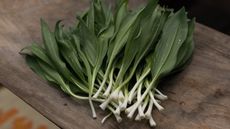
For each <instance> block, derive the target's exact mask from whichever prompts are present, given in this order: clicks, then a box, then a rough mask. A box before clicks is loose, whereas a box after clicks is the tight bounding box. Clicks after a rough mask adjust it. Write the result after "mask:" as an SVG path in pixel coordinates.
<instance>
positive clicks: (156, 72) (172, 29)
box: [151, 8, 188, 78]
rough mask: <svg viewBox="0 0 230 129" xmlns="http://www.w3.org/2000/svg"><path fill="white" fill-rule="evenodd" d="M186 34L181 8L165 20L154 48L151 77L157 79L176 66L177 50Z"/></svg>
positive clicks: (183, 14) (183, 13)
mask: <svg viewBox="0 0 230 129" xmlns="http://www.w3.org/2000/svg"><path fill="white" fill-rule="evenodd" d="M187 33H188V24H187V18H186V13H185V9H184V8H182V9H181V10H179V11H178V12H177V13H176V14H175V15H173V16H171V17H169V19H168V20H167V22H166V24H165V26H164V29H163V34H162V36H161V38H160V41H159V43H158V44H157V46H156V49H155V52H154V56H153V60H154V61H153V65H152V70H151V72H152V76H153V77H154V78H159V77H160V76H164V75H165V74H167V73H169V72H171V71H172V70H173V68H174V67H175V65H176V61H177V54H178V51H179V48H180V47H181V45H182V44H183V43H184V41H185V39H186V37H187Z"/></svg>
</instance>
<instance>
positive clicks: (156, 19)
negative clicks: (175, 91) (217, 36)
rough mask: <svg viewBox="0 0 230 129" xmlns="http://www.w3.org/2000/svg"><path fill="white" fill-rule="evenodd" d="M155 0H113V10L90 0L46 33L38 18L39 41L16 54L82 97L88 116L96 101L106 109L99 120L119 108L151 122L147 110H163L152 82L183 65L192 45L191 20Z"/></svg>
mask: <svg viewBox="0 0 230 129" xmlns="http://www.w3.org/2000/svg"><path fill="white" fill-rule="evenodd" d="M157 3H158V1H157V0H149V1H148V3H147V5H146V6H144V7H139V8H137V9H136V10H132V11H130V10H128V9H127V4H128V3H127V0H119V1H118V2H117V3H116V7H115V9H114V11H113V10H112V9H110V8H108V7H107V6H106V5H105V2H104V1H102V0H92V2H91V5H90V8H89V10H88V11H87V12H86V13H84V14H83V15H82V16H79V17H77V19H78V20H77V21H78V22H77V24H76V26H73V27H71V28H70V29H68V30H67V29H64V28H63V25H61V21H58V22H57V24H56V27H55V31H54V32H51V31H50V29H49V28H48V25H47V24H46V23H45V22H44V21H43V20H41V28H42V29H41V30H42V37H43V43H44V45H43V46H40V45H38V44H36V43H34V44H32V45H30V46H28V47H26V48H24V49H23V50H22V51H21V53H22V54H25V55H26V61H27V64H28V65H29V66H30V67H31V69H32V70H33V71H34V72H36V73H37V74H38V75H40V76H41V77H42V78H43V79H45V80H47V81H48V82H50V83H53V84H56V85H57V86H59V87H60V88H61V89H62V90H63V91H64V92H65V93H67V94H69V95H70V96H72V97H75V98H77V99H85V100H88V101H89V103H90V107H91V109H92V113H93V117H94V118H95V117H96V112H95V109H94V106H93V102H95V101H96V102H99V103H101V104H100V107H101V108H102V109H103V110H105V109H108V110H109V111H111V113H110V114H109V115H108V116H106V117H105V118H104V119H103V120H102V122H104V121H105V120H106V119H107V118H108V117H109V116H110V115H112V114H113V115H114V116H115V118H116V119H117V121H118V122H120V121H121V120H122V118H121V116H120V114H121V113H122V112H125V113H126V114H127V117H128V118H133V117H134V115H135V120H141V119H148V120H149V123H150V125H151V126H155V125H156V123H155V121H154V119H153V117H152V110H153V108H154V107H156V108H157V109H158V110H160V111H161V110H163V109H164V108H163V107H162V106H161V105H160V102H161V101H163V100H166V99H167V96H166V95H164V94H162V93H161V92H160V91H159V90H158V89H157V85H158V82H159V81H160V80H161V79H162V78H163V77H165V76H167V75H169V74H171V73H173V72H176V71H178V70H181V69H183V68H184V67H185V66H186V64H188V63H189V61H190V59H191V56H192V52H193V49H194V44H193V31H194V20H189V19H187V16H186V12H185V9H184V8H182V9H180V10H179V11H177V12H176V13H174V12H173V11H172V10H169V9H167V8H163V7H160V6H159V5H158V4H157ZM113 12H115V13H113ZM135 113H136V114H135Z"/></svg>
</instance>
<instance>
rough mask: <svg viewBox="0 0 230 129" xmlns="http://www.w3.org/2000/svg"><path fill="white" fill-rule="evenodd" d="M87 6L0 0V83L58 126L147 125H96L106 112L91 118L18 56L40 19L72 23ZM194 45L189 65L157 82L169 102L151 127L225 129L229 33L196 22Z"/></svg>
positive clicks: (126, 126) (110, 127) (229, 110)
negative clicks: (165, 80) (192, 57)
mask: <svg viewBox="0 0 230 129" xmlns="http://www.w3.org/2000/svg"><path fill="white" fill-rule="evenodd" d="M136 1H137V0H136ZM136 1H134V0H131V2H132V5H135V4H137V2H136ZM87 5H88V2H87V1H85V0H68V1H67V0H1V1H0V83H2V84H3V85H4V86H5V87H6V88H8V89H9V90H11V91H12V92H13V93H15V94H16V95H17V96H19V97H20V98H22V99H23V100H24V101H25V102H27V103H28V104H30V105H31V106H32V107H33V108H35V109H36V110H38V111H39V112H40V113H41V114H43V115H44V116H46V117H47V118H49V119H50V120H51V121H52V122H54V123H56V124H57V125H58V126H60V127H61V128H65V129H149V128H150V127H149V125H148V124H147V121H144V122H132V121H131V120H126V121H124V122H122V123H120V124H118V123H117V122H116V121H115V119H114V118H110V119H109V120H108V121H107V122H106V123H105V124H104V125H101V123H100V120H101V119H102V118H103V116H104V115H105V113H103V112H102V111H101V110H100V109H99V108H98V109H97V111H98V116H99V117H98V119H96V120H94V119H92V118H91V111H90V108H89V106H88V102H82V101H74V100H72V99H70V98H69V97H68V96H66V95H64V94H63V93H62V92H61V91H60V90H58V89H56V88H53V87H51V86H48V85H47V84H46V82H45V81H43V80H42V79H41V78H39V77H38V76H37V75H36V74H34V73H33V72H32V71H31V70H30V69H29V68H28V67H27V66H26V64H25V61H24V58H23V57H22V56H21V55H19V54H18V52H19V51H20V50H21V48H23V47H24V46H26V45H28V44H29V43H31V42H32V41H41V37H40V36H41V35H40V24H39V21H40V20H39V19H40V17H42V18H44V19H46V20H47V21H48V22H49V24H50V25H54V23H55V21H57V20H59V19H65V22H66V23H67V24H71V23H73V21H74V16H75V14H80V11H82V10H84V9H85V8H86V7H87ZM195 43H196V49H195V55H194V59H193V61H192V63H191V65H190V66H189V67H188V68H187V69H186V70H185V71H183V72H181V73H180V74H178V75H176V76H175V77H173V78H170V79H169V81H167V82H163V83H162V84H161V85H162V86H163V91H164V92H165V93H166V94H167V95H168V96H169V100H167V101H165V102H163V103H162V105H163V106H164V107H165V110H164V111H163V112H162V113H159V112H158V111H156V110H154V112H153V114H154V118H155V120H156V121H157V123H158V126H157V127H156V129H230V37H229V36H227V35H224V34H222V33H220V32H217V31H215V30H212V29H210V28H208V27H206V26H203V25H200V24H197V25H196V31H195Z"/></svg>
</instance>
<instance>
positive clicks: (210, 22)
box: [160, 0, 230, 35]
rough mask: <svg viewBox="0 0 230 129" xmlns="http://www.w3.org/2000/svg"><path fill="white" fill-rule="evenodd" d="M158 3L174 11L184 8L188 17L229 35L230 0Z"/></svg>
mask: <svg viewBox="0 0 230 129" xmlns="http://www.w3.org/2000/svg"><path fill="white" fill-rule="evenodd" d="M160 3H161V5H165V6H168V7H172V8H174V9H176V10H177V9H180V8H181V7H183V6H185V7H186V10H187V11H188V14H189V17H196V21H197V22H199V23H202V24H204V25H207V26H209V27H212V28H214V29H217V30H219V31H221V32H223V33H226V34H228V35H230V0H160Z"/></svg>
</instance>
